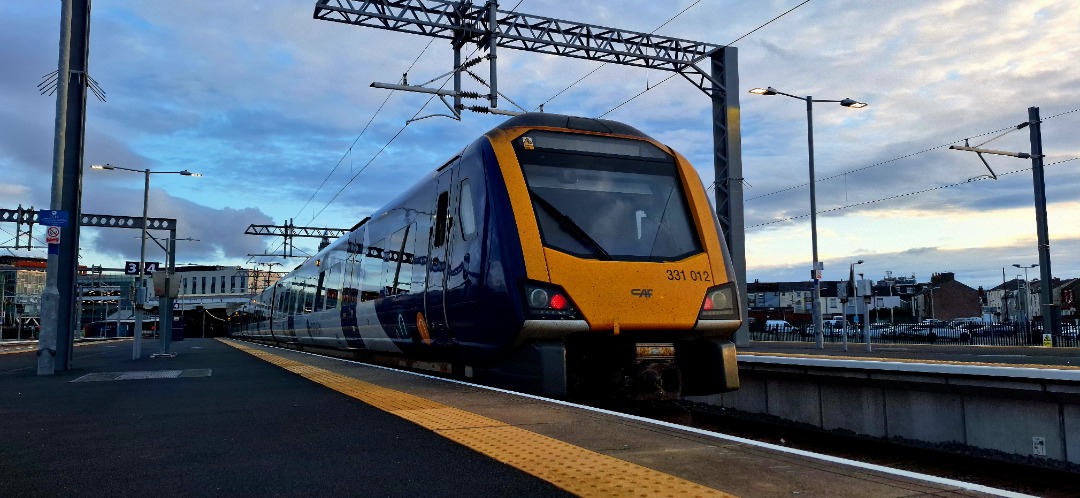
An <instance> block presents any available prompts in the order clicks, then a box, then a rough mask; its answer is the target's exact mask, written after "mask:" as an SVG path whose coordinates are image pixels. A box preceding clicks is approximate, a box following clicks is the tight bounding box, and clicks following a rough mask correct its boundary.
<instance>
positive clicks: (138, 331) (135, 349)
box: [90, 164, 202, 360]
mask: <svg viewBox="0 0 1080 498" xmlns="http://www.w3.org/2000/svg"><path fill="white" fill-rule="evenodd" d="M90 169H100V170H121V171H131V172H133V173H142V174H143V175H144V177H145V182H144V187H143V207H142V235H141V237H140V239H142V242H140V244H139V269H138V272H139V276H138V279H137V282H138V283H139V285H138V286H137V287H136V290H135V296H136V299H135V300H136V306H135V330H134V331H133V333H132V335H133V336H134V342H133V344H132V351H131V359H133V360H137V359H139V357H140V356H141V355H142V327H143V310H142V304H143V303H142V301H143V300H145V298H146V291H145V288H144V286H143V283H144V272H145V268H144V267H145V266H146V211H147V204H148V203H149V200H150V175H151V174H174V175H181V176H202V174H201V173H192V172H190V171H188V170H186V169H185V170H182V171H150V170H149V169H131V168H124V167H121V166H113V165H111V164H92V165H90ZM140 297H141V299H140Z"/></svg>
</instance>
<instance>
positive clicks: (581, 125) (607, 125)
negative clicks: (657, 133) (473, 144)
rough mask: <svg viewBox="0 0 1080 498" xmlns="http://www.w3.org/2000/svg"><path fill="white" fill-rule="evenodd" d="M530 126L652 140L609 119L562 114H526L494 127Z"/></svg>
mask: <svg viewBox="0 0 1080 498" xmlns="http://www.w3.org/2000/svg"><path fill="white" fill-rule="evenodd" d="M531 126H545V127H552V128H569V129H571V130H580V131H591V132H595V133H614V134H617V135H629V136H634V137H641V138H647V139H649V140H652V139H653V138H652V137H650V136H648V135H646V134H644V133H642V132H641V130H638V129H637V128H634V127H633V126H630V125H628V124H624V123H620V122H618V121H611V120H610V119H597V118H583V117H578V116H567V115H564V114H551V113H546V112H527V113H525V114H520V115H518V116H514V117H512V118H510V119H508V120H506V121H504V122H503V123H502V124H501V125H499V126H497V127H495V129H496V130H499V129H506V128H517V127H531Z"/></svg>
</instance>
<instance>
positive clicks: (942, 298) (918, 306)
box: [911, 273, 982, 321]
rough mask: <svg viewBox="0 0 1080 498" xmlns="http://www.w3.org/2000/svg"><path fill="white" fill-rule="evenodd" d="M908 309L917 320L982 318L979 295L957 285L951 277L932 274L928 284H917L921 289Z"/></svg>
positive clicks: (950, 275)
mask: <svg viewBox="0 0 1080 498" xmlns="http://www.w3.org/2000/svg"><path fill="white" fill-rule="evenodd" d="M911 307H912V312H913V314H914V317H915V318H917V319H919V320H926V319H936V320H944V321H949V320H953V319H956V318H968V317H981V316H982V302H981V301H980V299H979V291H978V290H976V289H972V288H971V287H969V286H967V285H964V284H962V283H960V282H957V281H956V278H955V275H954V274H952V273H935V274H933V275H932V276H931V277H930V283H929V284H920V289H919V290H918V291H917V292H916V293H915V294H913V295H912V296H911Z"/></svg>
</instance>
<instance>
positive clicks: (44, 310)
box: [38, 0, 90, 375]
mask: <svg viewBox="0 0 1080 498" xmlns="http://www.w3.org/2000/svg"><path fill="white" fill-rule="evenodd" d="M89 39H90V5H89V0H63V1H62V2H61V6H60V44H59V46H60V49H59V52H60V54H59V57H58V63H57V90H56V131H55V138H54V140H53V178H52V180H53V184H52V199H51V201H50V204H49V208H50V209H52V210H56V211H61V210H62V211H66V212H67V214H68V219H67V226H64V227H61V231H60V234H61V238H60V243H59V244H50V245H49V256H48V266H47V269H46V276H45V291H44V292H43V293H42V296H41V323H40V325H41V327H42V328H41V334H40V336H39V338H38V375H52V374H53V373H55V371H56V369H60V370H69V369H70V368H71V350H72V349H73V347H74V343H75V335H74V329H75V326H76V324H75V323H74V317H75V306H76V305H77V302H76V295H75V285H76V283H77V278H78V275H77V271H78V262H79V261H78V255H79V205H80V203H81V197H82V153H83V136H84V133H83V132H84V125H85V116H86V87H87V79H88V78H89V77H88V76H87V72H86V71H87V66H88V62H87V61H88V59H89Z"/></svg>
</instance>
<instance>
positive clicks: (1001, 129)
mask: <svg viewBox="0 0 1080 498" xmlns="http://www.w3.org/2000/svg"><path fill="white" fill-rule="evenodd" d="M1078 111H1080V108H1077V109H1073V110H1070V111H1065V112H1060V113H1057V114H1054V115H1051V116H1047V117H1044V118H1042V120H1043V121H1046V120H1049V119H1053V118H1057V117H1061V116H1064V115H1066V114H1071V113H1074V112H1078ZM1016 130H1018V128H1017V127H1016V126H1006V127H1004V128H999V129H997V130H991V131H987V132H984V133H980V134H978V135H972V136H970V137H964V138H961V139H959V140H953V141H952V142H949V143H945V144H941V145H937V146H934V147H930V148H927V149H923V150H920V151H918V152H912V153H910V154H905V155H903V156H899V157H895V158H893V159H889V160H886V161H881V162H877V163H873V164H870V165H867V166H862V167H860V168H855V169H853V170H849V171H845V172H842V173H837V174H835V175H830V176H826V177H824V178H820V179H816V180H815V181H814V182H815V183H821V182H824V181H828V180H832V179H835V178H840V177H843V176H846V175H849V174H852V173H858V172H860V171H865V170H868V169H871V168H876V167H878V166H884V165H886V164H890V163H894V162H896V161H900V160H902V159H908V158H911V157H915V156H917V155H919V154H924V153H926V152H930V151H934V150H938V149H943V148H946V147H948V146H950V145H954V144H958V143H961V142H963V141H964V140H970V139H973V138H979V137H985V136H987V135H993V134H995V133H1001V135H1004V134H1006V133H1010V132H1013V131H1016ZM1003 132H1004V133H1003ZM1001 135H999V136H1001ZM996 138H998V137H995V139H996ZM809 185H810V182H805V183H800V184H798V185H793V186H791V187H787V188H783V189H780V190H776V191H773V192H769V193H767V194H761V195H757V196H754V197H750V198H748V199H746V201H745V202H750V201H753V200H756V199H760V198H762V197H768V196H771V195H776V194H780V193H783V192H788V191H791V190H795V189H798V188H803V187H807V186H809ZM714 187H715V183H714V184H711V185H709V190H712V189H713V188H714Z"/></svg>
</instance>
